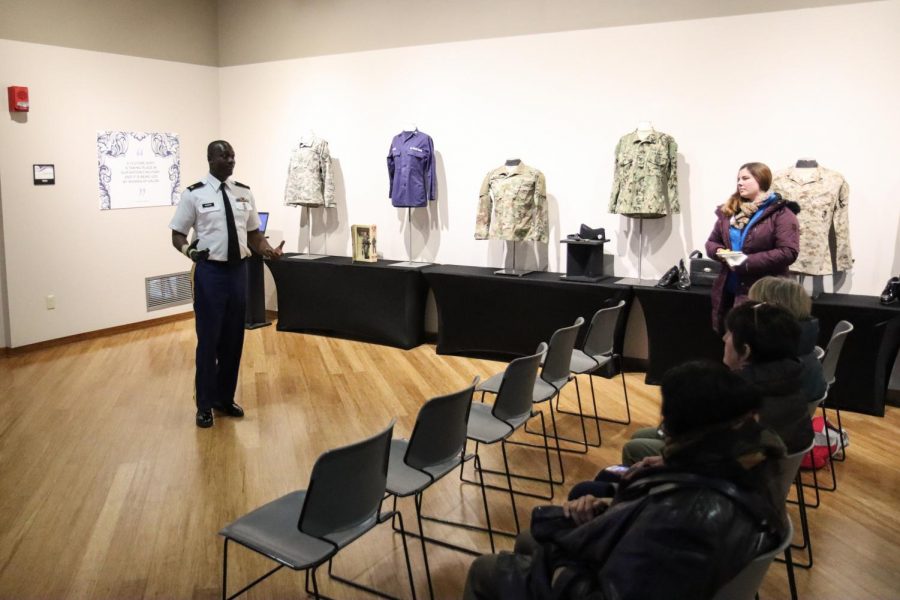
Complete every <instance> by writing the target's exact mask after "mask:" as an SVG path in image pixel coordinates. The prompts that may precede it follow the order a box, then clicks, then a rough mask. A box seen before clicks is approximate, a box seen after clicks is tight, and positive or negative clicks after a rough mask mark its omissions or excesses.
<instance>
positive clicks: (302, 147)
mask: <svg viewBox="0 0 900 600" xmlns="http://www.w3.org/2000/svg"><path fill="white" fill-rule="evenodd" d="M284 203H285V205H286V206H328V207H331V206H334V179H333V177H332V174H331V154H330V153H329V151H328V142H326V141H325V140H323V139H321V138H317V137H313V138H311V139H308V140H306V139H301V140H300V144H299V145H298V146H297V148H295V149H294V151H293V152H292V153H291V163H290V166H288V175H287V184H286V185H285V188H284Z"/></svg>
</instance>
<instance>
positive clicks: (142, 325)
mask: <svg viewBox="0 0 900 600" xmlns="http://www.w3.org/2000/svg"><path fill="white" fill-rule="evenodd" d="M193 318H194V311H192V310H189V311H187V312H183V313H178V314H177V315H169V316H167V317H159V318H157V319H148V320H146V321H138V322H137V323H128V324H126V325H117V326H115V327H107V328H106V329H98V330H96V331H87V332H85V333H76V334H75V335H67V336H66V337H61V338H56V339H52V340H46V341H43V342H36V343H34V344H26V345H25V346H17V347H15V348H3V349H2V350H0V352H3V355H4V356H18V355H20V354H27V353H28V352H34V351H35V350H44V349H46V348H53V347H56V346H64V345H65V344H71V343H72V342H82V341H84V340H92V339H95V338H100V337H106V336H110V335H116V334H119V333H126V332H128V331H136V330H138V329H146V328H147V327H155V326H157V325H164V324H166V323H174V322H176V321H184V320H186V319H193Z"/></svg>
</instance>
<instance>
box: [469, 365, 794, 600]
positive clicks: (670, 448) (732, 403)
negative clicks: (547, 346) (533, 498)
mask: <svg viewBox="0 0 900 600" xmlns="http://www.w3.org/2000/svg"><path fill="white" fill-rule="evenodd" d="M760 403H761V398H760V396H759V394H758V393H757V392H756V391H755V390H754V389H753V388H752V387H751V386H749V385H748V384H747V383H746V382H744V381H743V380H742V379H741V378H740V377H738V376H737V375H735V374H734V373H732V372H730V371H729V370H728V369H726V368H725V367H724V366H722V365H721V364H717V363H711V362H695V363H687V364H685V365H682V366H679V367H675V368H673V369H671V370H670V371H669V372H667V373H666V375H665V377H664V378H663V382H662V415H663V427H664V429H665V431H666V444H665V447H664V449H663V454H664V456H665V465H661V466H656V467H650V468H645V469H642V470H640V471H637V472H634V473H633V474H632V475H630V476H627V477H626V478H625V479H624V480H623V482H622V484H621V485H620V487H619V490H618V493H617V494H616V496H615V498H613V499H612V502H611V503H610V502H609V501H607V500H601V499H598V498H594V497H593V496H584V497H582V498H580V499H579V500H577V501H574V502H567V503H566V505H565V506H564V507H563V512H564V514H565V517H568V518H560V526H559V529H557V530H553V532H552V533H550V534H547V533H546V532H545V533H544V534H543V536H542V537H541V539H539V540H537V541H534V540H532V541H531V542H529V541H527V539H528V534H527V533H523V534H522V535H520V539H519V540H517V544H516V549H517V551H516V552H513V553H509V552H503V553H500V554H489V555H484V556H481V557H479V558H477V559H476V560H475V562H473V563H472V566H471V568H470V569H469V575H468V579H467V581H466V588H465V593H464V598H466V599H467V600H486V599H495V598H496V599H507V598H509V599H512V598H516V599H518V598H560V599H565V598H582V597H590V598H597V599H604V598H608V599H611V598H616V599H620V600H628V599H630V598H710V597H712V596H713V595H714V594H715V592H716V590H718V589H719V588H720V587H721V586H722V585H723V584H725V583H726V582H727V581H729V580H730V579H731V578H733V577H734V576H735V575H736V574H737V573H738V572H739V571H740V570H741V569H742V568H743V567H744V566H746V565H747V564H748V563H749V562H750V561H751V560H752V559H753V558H754V557H756V556H757V555H759V554H761V553H763V552H765V551H767V550H770V549H771V548H773V547H774V546H775V545H777V543H778V541H779V540H780V539H781V537H782V536H783V532H784V528H785V515H784V497H783V496H781V497H779V496H778V492H776V491H774V489H773V486H772V483H773V482H774V481H776V480H777V466H778V465H777V462H776V461H777V459H778V458H780V457H781V456H783V455H784V446H783V444H782V443H781V441H780V440H779V439H778V437H777V436H776V435H774V434H773V433H772V432H770V431H768V430H766V429H764V428H763V427H762V426H760V424H759V423H758V422H757V421H756V418H755V414H756V411H757V410H758V409H759V408H760V405H761V404H760ZM729 488H730V490H731V491H728V489H729ZM548 535H549V539H548V537H547V536H548Z"/></svg>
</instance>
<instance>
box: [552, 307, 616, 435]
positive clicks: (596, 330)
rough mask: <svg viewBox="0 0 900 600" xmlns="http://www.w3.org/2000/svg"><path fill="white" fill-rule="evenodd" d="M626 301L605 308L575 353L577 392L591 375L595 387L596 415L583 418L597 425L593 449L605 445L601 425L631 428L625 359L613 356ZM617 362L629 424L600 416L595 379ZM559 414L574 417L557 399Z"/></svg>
mask: <svg viewBox="0 0 900 600" xmlns="http://www.w3.org/2000/svg"><path fill="white" fill-rule="evenodd" d="M624 306H625V301H624V300H620V301H619V303H618V304H617V305H615V306H612V307H609V308H601V309H600V310H598V311H597V312H596V313H595V314H594V317H593V318H592V319H591V324H590V326H589V328H588V331H587V335H585V337H584V344H582V346H581V348H575V349H574V350H573V351H572V361H571V363H570V365H569V370H570V371H571V372H572V374H573V375H575V388H576V390H578V375H587V376H588V378H589V380H590V383H591V402H592V403H593V405H594V415H593V416H591V415H585V414H583V413H582V414H580V415H578V416H580V417H581V418H582V419H590V420H593V421H594V424H595V425H596V427H597V444H596V445H594V444H590V445H591V446H595V447H599V446H600V444H601V443H602V440H601V437H600V421H607V422H609V423H619V424H620V425H629V424H631V407H630V406H629V404H628V388H627V387H626V386H625V370H624V369H623V368H622V357H621V356H619V355H618V354H615V353H614V352H613V344H614V341H615V335H616V326H617V325H618V323H619V318H620V317H621V315H622V308H623V307H624ZM613 360H618V365H617V366H618V368H619V374H620V375H621V376H622V393H623V395H624V397H625V414H626V415H627V416H626V418H625V420H619V419H608V418H606V417H601V416H600V413H599V412H597V396H596V393H595V392H594V376H595V375H596V374H598V373H599V372H600V371H601V370H602V369H604V368H605V367H606V366H607V365H608V364H609V363H610V362H612V361H613ZM577 395H578V397H579V398H581V392H580V391H578V393H577ZM556 410H557V412H560V413H565V414H569V415H574V414H577V413H573V412H570V411H565V410H563V409H561V408H560V407H559V396H557V397H556Z"/></svg>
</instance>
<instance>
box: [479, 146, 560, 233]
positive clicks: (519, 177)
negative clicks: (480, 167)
mask: <svg viewBox="0 0 900 600" xmlns="http://www.w3.org/2000/svg"><path fill="white" fill-rule="evenodd" d="M548 222H549V218H548V216H547V186H546V183H545V181H544V174H543V173H541V172H540V171H538V170H537V169H535V168H533V167H529V166H528V165H526V164H525V163H519V164H518V165H516V166H514V167H510V166H506V165H504V166H502V167H499V168H496V169H494V170H493V171H491V172H490V173H488V174H487V176H486V177H485V178H484V183H482V184H481V192H480V194H479V197H478V215H477V217H476V219H475V239H476V240H486V239H488V238H490V239H492V240H510V241H516V242H519V241H522V240H532V241H538V242H544V243H546V242H547V232H548V231H549V229H550V226H549V224H548Z"/></svg>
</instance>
